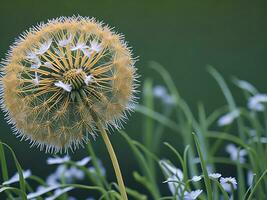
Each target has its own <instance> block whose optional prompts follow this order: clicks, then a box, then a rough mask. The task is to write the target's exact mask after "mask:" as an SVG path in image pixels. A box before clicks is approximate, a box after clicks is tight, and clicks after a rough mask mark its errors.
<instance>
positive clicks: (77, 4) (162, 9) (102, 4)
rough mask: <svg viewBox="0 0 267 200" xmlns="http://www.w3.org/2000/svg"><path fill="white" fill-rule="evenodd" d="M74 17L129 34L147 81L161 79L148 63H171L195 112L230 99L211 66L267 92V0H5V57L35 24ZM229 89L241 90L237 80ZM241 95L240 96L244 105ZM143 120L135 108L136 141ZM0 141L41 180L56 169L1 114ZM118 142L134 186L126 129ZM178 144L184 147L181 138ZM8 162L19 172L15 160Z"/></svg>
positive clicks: (1, 24) (0, 10) (1, 10)
mask: <svg viewBox="0 0 267 200" xmlns="http://www.w3.org/2000/svg"><path fill="white" fill-rule="evenodd" d="M72 15H82V16H93V17H96V18H97V19H99V20H103V21H104V22H105V23H107V24H109V25H110V26H114V27H115V28H116V30H117V31H118V32H120V33H123V34H124V35H125V37H126V40H127V41H128V42H129V45H130V46H132V47H133V52H134V55H135V56H138V59H139V61H138V62H137V64H136V65H137V68H138V71H139V73H140V74H141V76H142V77H141V78H140V79H141V81H142V80H144V79H145V78H148V77H150V78H152V79H153V80H154V81H155V84H160V82H161V80H160V79H159V76H157V75H155V73H153V72H151V69H150V68H149V67H148V62H149V61H151V60H154V61H157V62H159V63H160V64H162V65H163V66H165V67H166V69H167V70H168V71H169V72H170V73H171V74H172V77H173V79H174V80H175V83H176V85H177V88H178V89H179V92H180V94H181V96H182V97H183V98H184V99H186V101H187V102H188V103H189V105H190V107H191V108H192V110H196V109H195V108H196V105H197V103H198V102H203V103H204V104H205V105H207V107H206V108H207V111H208V112H210V111H212V110H213V109H215V108H216V107H218V106H222V105H224V104H225V100H224V98H223V96H222V94H221V92H220V90H219V89H218V86H217V84H216V83H215V81H214V80H213V79H212V77H211V76H210V75H209V74H208V73H207V71H206V66H207V65H208V64H210V65H212V66H214V67H215V68H216V69H217V70H218V71H219V72H220V73H221V74H223V76H224V77H225V78H226V79H227V80H230V79H231V76H232V75H234V76H237V77H239V78H241V79H245V80H248V81H250V82H251V83H253V84H254V85H255V86H256V87H257V88H258V89H259V90H260V91H261V92H266V91H267V90H266V83H267V82H266V75H267V23H266V20H267V1H264V0H262V1H260V0H254V1H249V0H242V1H231V0H225V1H216V0H213V1H208V0H202V1H197V0H187V1H182V0H176V1H175V0H164V1H163V0H158V1H157V0H139V1H138V0H135V1H134V0H132V1H125V0H124V1H123V0H95V1H90V0H45V1H43V0H42V1H39V0H23V1H22V0H0V58H4V57H5V53H6V52H7V51H8V49H9V46H10V45H11V44H12V43H13V42H14V39H15V38H16V37H18V35H19V34H20V33H22V32H23V31H24V30H27V29H28V28H29V27H31V26H32V25H36V24H37V23H38V22H41V21H46V20H47V19H51V18H55V17H59V16H72ZM230 88H231V89H232V90H233V91H234V92H235V91H237V89H236V88H235V86H233V85H230ZM140 89H142V86H141V87H140ZM240 97H241V95H240ZM240 97H239V96H238V95H237V98H238V101H240V102H241V103H242V99H241V98H240ZM141 101H142V100H141ZM141 119H142V116H141V114H139V113H135V114H133V115H132V116H131V117H130V120H129V121H128V124H127V125H126V126H125V129H126V131H127V132H128V133H129V135H131V137H133V138H135V139H137V140H138V139H139V138H141V134H142V124H141V125H140V123H141ZM168 134H169V133H167V132H166V135H167V136H166V137H165V138H168ZM0 139H1V140H2V141H4V142H6V143H7V144H9V145H10V146H11V147H12V148H13V149H14V151H15V152H16V154H17V156H18V159H19V161H21V164H22V166H23V167H24V168H25V169H27V168H30V169H31V170H32V172H33V173H35V174H37V175H40V176H42V177H44V176H45V174H48V173H49V172H50V171H51V170H52V169H53V168H51V167H49V166H47V165H46V164H45V163H46V162H45V161H46V158H47V157H48V156H49V155H47V154H45V153H44V152H40V151H39V150H37V149H35V148H29V145H28V142H21V141H19V140H18V139H16V137H15V136H14V135H12V134H11V130H10V127H9V126H8V125H7V124H6V122H5V120H4V116H3V114H2V113H1V114H0ZM111 140H112V142H113V144H114V146H115V149H116V151H117V153H118V157H119V160H120V162H121V165H122V169H123V174H124V175H125V176H126V177H127V181H126V182H127V185H130V186H132V185H134V183H133V182H132V181H131V179H132V176H131V171H132V169H134V168H135V160H133V159H130V158H131V155H130V154H131V152H130V149H129V148H128V146H127V145H126V144H125V142H124V141H123V140H122V138H121V136H120V135H119V134H116V133H115V134H113V135H112V137H111ZM172 142H173V144H174V145H179V135H176V136H175V138H174V140H172ZM93 143H94V148H95V150H96V153H97V155H98V156H99V158H100V159H101V160H102V161H103V164H104V166H106V167H107V168H108V176H109V177H110V178H111V179H112V177H113V174H112V173H113V171H112V169H111V168H110V161H109V159H108V155H107V152H106V149H105V146H104V145H103V143H102V140H101V139H100V138H99V139H97V140H96V141H95V142H93ZM85 154H86V151H85V149H80V150H78V151H77V152H75V153H74V154H71V157H73V159H74V160H76V159H77V160H78V159H80V158H82V157H83V156H84V155H85ZM9 163H10V169H13V168H14V165H13V164H11V163H12V162H11V160H9Z"/></svg>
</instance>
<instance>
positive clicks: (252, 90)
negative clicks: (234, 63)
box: [234, 79, 257, 94]
mask: <svg viewBox="0 0 267 200" xmlns="http://www.w3.org/2000/svg"><path fill="white" fill-rule="evenodd" d="M234 83H235V84H236V85H237V86H238V87H239V88H241V89H243V90H246V91H248V92H250V93H251V94H256V93H257V89H256V88H255V87H254V86H253V85H252V84H251V83H249V82H247V81H244V80H239V79H236V80H234Z"/></svg>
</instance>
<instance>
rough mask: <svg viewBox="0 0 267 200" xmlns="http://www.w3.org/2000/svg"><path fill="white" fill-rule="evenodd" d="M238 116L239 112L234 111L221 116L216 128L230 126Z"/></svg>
mask: <svg viewBox="0 0 267 200" xmlns="http://www.w3.org/2000/svg"><path fill="white" fill-rule="evenodd" d="M239 115H240V111H239V110H234V111H232V112H229V113H227V114H225V115H223V116H222V117H220V118H219V120H218V126H226V125H229V124H231V123H232V122H233V121H234V120H235V119H236V118H237V117H239Z"/></svg>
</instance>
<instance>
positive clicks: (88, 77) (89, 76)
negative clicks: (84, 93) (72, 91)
mask: <svg viewBox="0 0 267 200" xmlns="http://www.w3.org/2000/svg"><path fill="white" fill-rule="evenodd" d="M92 80H93V75H92V74H90V75H88V76H85V77H84V83H85V84H86V85H89V83H91V82H92Z"/></svg>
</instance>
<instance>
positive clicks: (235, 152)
mask: <svg viewBox="0 0 267 200" xmlns="http://www.w3.org/2000/svg"><path fill="white" fill-rule="evenodd" d="M226 152H227V153H229V155H230V158H231V160H233V161H237V160H238V157H239V162H240V163H245V162H246V159H245V156H246V155H247V151H246V150H245V149H238V148H237V147H236V146H235V145H234V144H228V145H227V146H226Z"/></svg>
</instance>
